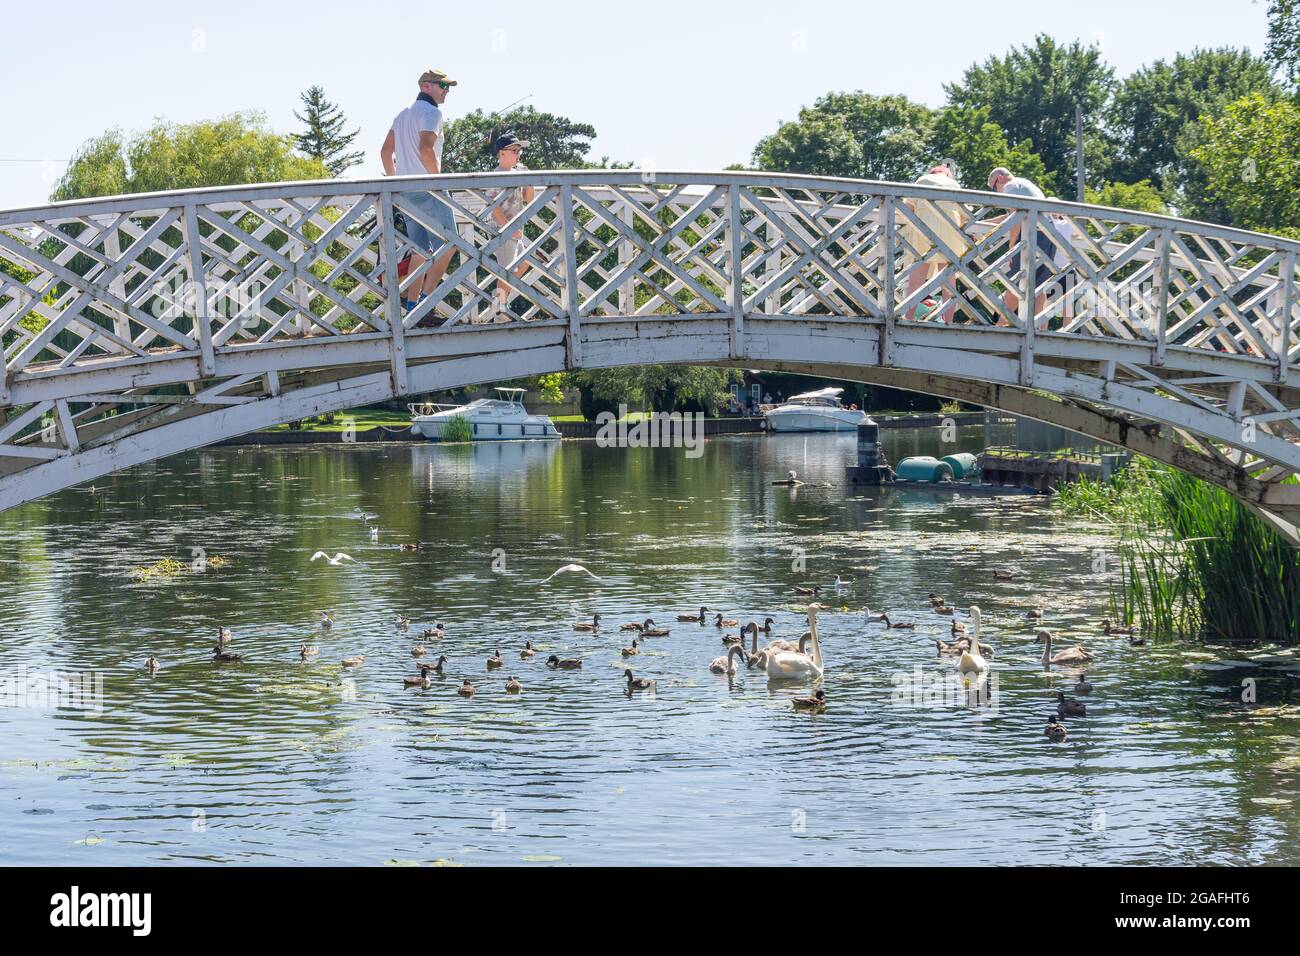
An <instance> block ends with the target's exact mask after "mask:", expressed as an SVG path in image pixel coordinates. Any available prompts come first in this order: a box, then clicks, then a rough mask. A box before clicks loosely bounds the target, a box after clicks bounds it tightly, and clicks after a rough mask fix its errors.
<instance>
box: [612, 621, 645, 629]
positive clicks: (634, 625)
mask: <svg viewBox="0 0 1300 956" xmlns="http://www.w3.org/2000/svg"><path fill="white" fill-rule="evenodd" d="M643 627H645V625H644V624H637V623H636V622H635V621H633V622H632V623H631V624H620V625H619V626H618V629H619V630H620V631H639V630H641V628H643Z"/></svg>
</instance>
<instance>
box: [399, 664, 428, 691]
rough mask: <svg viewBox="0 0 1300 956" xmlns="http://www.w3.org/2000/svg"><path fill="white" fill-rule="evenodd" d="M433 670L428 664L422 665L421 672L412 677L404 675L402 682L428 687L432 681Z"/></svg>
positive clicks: (410, 685)
mask: <svg viewBox="0 0 1300 956" xmlns="http://www.w3.org/2000/svg"><path fill="white" fill-rule="evenodd" d="M431 670H433V668H432V667H430V666H429V665H428V664H421V665H420V673H419V674H415V675H412V676H411V677H403V678H402V683H403V684H405V685H406V686H407V687H428V686H429V684H430V683H432V682H431V681H430V680H429V671H431Z"/></svg>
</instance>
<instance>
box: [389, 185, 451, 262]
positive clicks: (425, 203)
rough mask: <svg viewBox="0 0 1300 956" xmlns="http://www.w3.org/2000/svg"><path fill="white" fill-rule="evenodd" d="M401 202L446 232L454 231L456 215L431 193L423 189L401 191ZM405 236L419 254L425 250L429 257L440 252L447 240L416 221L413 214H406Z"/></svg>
mask: <svg viewBox="0 0 1300 956" xmlns="http://www.w3.org/2000/svg"><path fill="white" fill-rule="evenodd" d="M402 203H403V204H404V205H406V206H409V207H411V208H412V209H414V210H416V211H417V213H418V214H419V216H420V218H422V219H425V220H428V221H429V222H431V223H434V224H436V225H437V226H439V227H441V228H442V229H443V230H444V231H445V232H447V233H448V234H451V233H454V232H455V231H456V217H455V216H454V215H453V214H452V211H451V207H450V206H448V205H447V204H446V203H445V202H443V201H442V200H441V199H439V198H438V197H437V196H435V195H433V193H427V192H424V191H423V190H419V191H413V192H406V193H402ZM406 238H408V239H410V240H411V243H412V244H413V245H414V246H415V248H416V250H417V251H419V252H420V253H421V254H423V253H426V252H427V253H428V254H429V255H430V256H431V257H432V256H436V255H437V254H438V253H439V252H441V251H442V249H443V247H444V246H446V245H447V242H448V240H446V239H443V238H442V237H441V236H439V235H437V234H436V233H435V232H433V230H431V229H426V228H425V227H424V226H423V225H421V224H420V223H418V222H416V221H415V216H413V215H409V214H408V215H407V216H406Z"/></svg>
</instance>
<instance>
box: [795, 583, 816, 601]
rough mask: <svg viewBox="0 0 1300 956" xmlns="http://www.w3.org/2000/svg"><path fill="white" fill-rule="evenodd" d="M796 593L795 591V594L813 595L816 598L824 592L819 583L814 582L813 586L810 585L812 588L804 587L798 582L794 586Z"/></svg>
mask: <svg viewBox="0 0 1300 956" xmlns="http://www.w3.org/2000/svg"><path fill="white" fill-rule="evenodd" d="M794 593H795V594H802V595H803V596H804V597H813V598H815V597H817V596H818V595H820V594H821V593H822V589H821V586H820V585H817V584H814V585H813V586H812V587H810V588H806V587H802V586H800V585H798V584H796V585H795V586H794Z"/></svg>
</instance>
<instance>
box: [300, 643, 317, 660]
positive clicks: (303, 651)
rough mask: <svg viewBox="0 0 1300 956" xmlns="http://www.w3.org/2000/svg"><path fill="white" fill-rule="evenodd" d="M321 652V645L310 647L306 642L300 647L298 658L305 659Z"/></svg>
mask: <svg viewBox="0 0 1300 956" xmlns="http://www.w3.org/2000/svg"><path fill="white" fill-rule="evenodd" d="M319 653H320V648H319V647H309V646H308V645H306V644H304V645H303V646H302V647H300V648H298V659H299V660H303V661H305V660H307V659H308V658H310V657H315V656H316V655H317V654H319Z"/></svg>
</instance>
